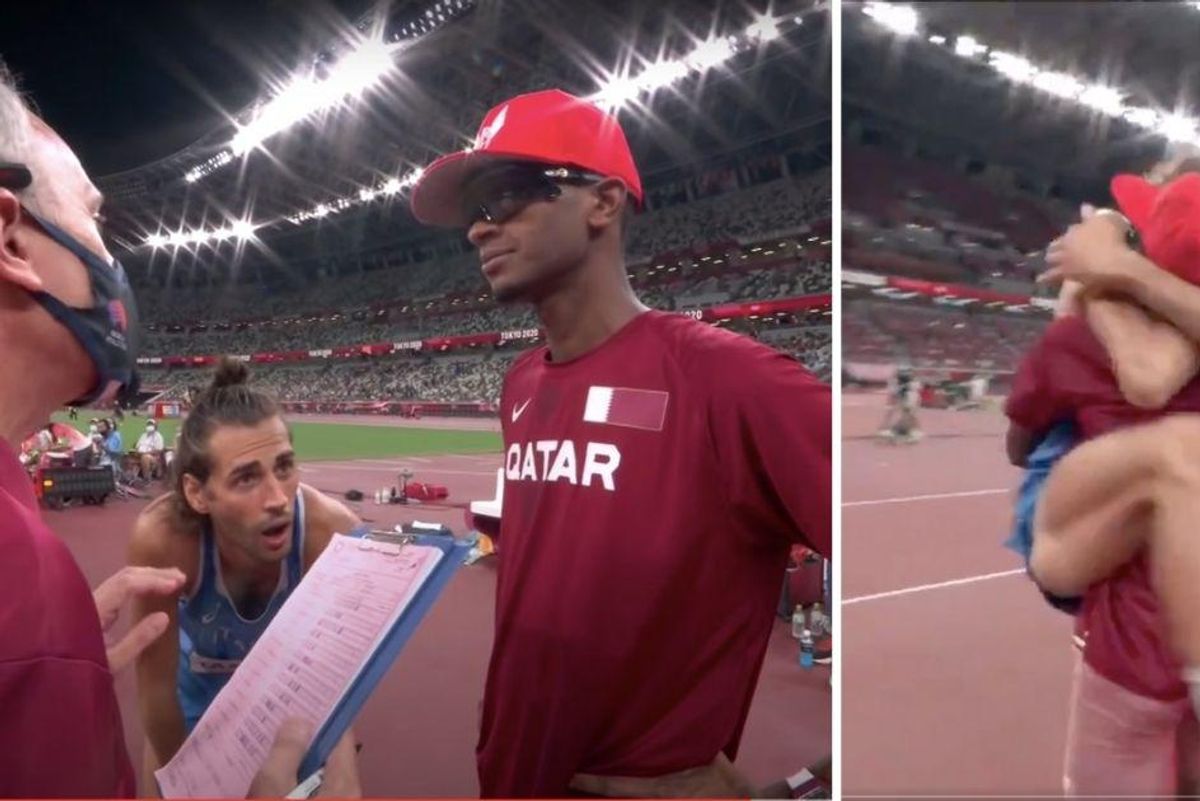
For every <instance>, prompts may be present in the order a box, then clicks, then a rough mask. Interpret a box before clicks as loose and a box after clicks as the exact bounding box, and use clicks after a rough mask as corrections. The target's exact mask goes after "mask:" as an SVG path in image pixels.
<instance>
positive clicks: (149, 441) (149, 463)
mask: <svg viewBox="0 0 1200 801" xmlns="http://www.w3.org/2000/svg"><path fill="white" fill-rule="evenodd" d="M165 450H166V444H165V443H164V442H163V435H162V434H161V433H160V432H159V430H158V423H156V422H154V421H153V420H147V421H146V430H145V431H143V432H142V434H141V436H139V437H138V441H137V452H138V462H139V469H140V470H141V474H142V478H144V479H146V480H147V481H153V480H155V479H157V478H159V477H160V476H161V475H162V471H163V451H165Z"/></svg>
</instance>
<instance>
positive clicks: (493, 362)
mask: <svg viewBox="0 0 1200 801" xmlns="http://www.w3.org/2000/svg"><path fill="white" fill-rule="evenodd" d="M759 338H760V339H761V340H762V341H763V342H764V343H765V344H767V345H770V346H771V347H773V348H777V349H779V350H781V351H784V352H785V353H791V354H793V355H795V356H796V358H797V359H799V360H800V361H801V362H803V363H804V364H805V366H807V367H808V368H809V369H810V370H811V371H812V372H813V373H815V374H816V375H818V376H819V377H820V378H822V379H823V380H825V381H828V380H829V377H830V373H831V369H832V367H831V366H832V353H831V335H830V329H829V326H828V325H824V326H820V327H807V328H803V329H779V330H771V331H769V332H763V333H761V334H759ZM520 350H521V349H520V348H516V347H512V348H509V349H507V350H506V351H495V352H488V353H484V354H470V355H465V356H464V355H453V354H452V355H443V356H423V355H417V356H410V355H401V356H392V357H384V358H371V359H350V360H344V361H343V360H336V361H334V360H331V361H327V362H318V363H316V364H313V363H304V364H300V365H287V364H283V365H266V364H254V365H251V375H252V376H253V380H254V382H255V384H256V385H258V386H261V387H263V388H265V389H268V390H269V391H271V392H272V393H274V394H275V395H276V396H277V397H278V398H279V399H281V400H287V401H301V400H302V401H322V402H341V401H379V400H387V401H405V400H420V401H427V402H472V403H495V402H497V401H498V400H499V397H500V389H501V386H502V384H503V380H504V373H505V372H506V371H507V370H508V367H509V364H510V363H511V361H512V359H513V357H514V356H515V355H517V354H518V353H520ZM209 378H210V376H209V374H208V372H207V371H206V370H197V369H173V370H147V371H145V372H144V374H143V381H144V383H145V385H146V386H147V387H148V388H151V389H152V390H154V391H159V390H163V391H164V394H162V395H161V396H160V397H159V399H160V400H163V401H167V400H184V399H185V398H186V396H187V392H188V390H189V389H190V388H194V387H200V386H203V385H205V384H206V383H207V382H208V380H209Z"/></svg>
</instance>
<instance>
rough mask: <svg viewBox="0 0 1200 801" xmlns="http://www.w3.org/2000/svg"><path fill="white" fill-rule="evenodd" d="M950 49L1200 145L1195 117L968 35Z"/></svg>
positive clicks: (909, 14)
mask: <svg viewBox="0 0 1200 801" xmlns="http://www.w3.org/2000/svg"><path fill="white" fill-rule="evenodd" d="M1188 5H1191V6H1193V7H1194V8H1197V9H1200V0H1194V2H1189V3H1188ZM901 8H904V9H907V10H906V11H902V12H898V11H897V9H901ZM862 11H863V13H864V14H866V15H867V16H869V17H871V18H872V19H874V20H875V21H876V22H878V23H880V24H881V25H883V26H885V27H887V28H889V29H890V30H892V31H894V32H895V33H897V34H900V35H909V34H911V33H912V32H914V31H915V30H916V29H917V28H919V27H920V18H919V17H918V16H917V14H916V12H915V11H914V10H912V9H911V8H909V7H906V6H897V5H893V4H884V3H875V2H869V3H866V4H865V5H864V6H863V7H862ZM929 41H930V42H932V43H933V44H937V45H945V44H946V38H945V37H943V36H930V37H929ZM954 52H955V53H956V54H958V55H960V56H964V57H970V56H975V55H980V54H983V53H986V54H987V62H986V63H987V64H988V65H989V66H990V67H991V68H992V69H994V70H995V71H996V72H998V73H1000V74H1001V75H1003V76H1004V77H1006V78H1008V79H1009V80H1010V81H1013V82H1014V83H1020V84H1026V85H1029V86H1032V87H1034V88H1036V89H1039V90H1041V91H1043V92H1046V93H1047V94H1050V95H1054V96H1055V97H1058V98H1062V99H1065V100H1071V101H1074V102H1075V103H1078V104H1079V105H1080V106H1083V107H1085V108H1087V109H1090V110H1092V111H1096V112H1099V113H1101V114H1106V115H1108V116H1110V117H1119V118H1120V119H1123V120H1125V121H1126V122H1128V123H1130V124H1131V125H1136V126H1137V127H1139V128H1144V129H1146V130H1148V131H1152V132H1153V133H1156V134H1158V135H1159V136H1163V137H1165V138H1167V139H1169V140H1171V141H1173V142H1190V143H1193V144H1196V145H1200V120H1196V119H1193V118H1191V117H1188V116H1186V115H1184V114H1179V113H1175V114H1167V113H1163V112H1159V111H1156V110H1155V109H1152V108H1145V107H1138V106H1129V105H1126V102H1125V101H1126V97H1127V95H1126V94H1125V93H1124V92H1122V91H1121V90H1120V89H1117V88H1114V87H1111V86H1106V85H1104V84H1101V83H1089V82H1088V81H1086V80H1083V79H1081V78H1077V77H1075V76H1073V75H1069V74H1067V73H1064V72H1058V71H1055V70H1052V69H1045V68H1042V67H1039V66H1038V65H1036V64H1034V63H1032V62H1031V61H1029V59H1027V58H1025V57H1024V56H1020V55H1017V54H1016V53H1010V52H1006V51H1003V50H996V49H991V48H989V47H988V45H987V44H986V43H984V42H980V41H978V40H976V39H975V38H974V37H971V36H966V35H962V36H958V37H957V38H956V39H955V40H954Z"/></svg>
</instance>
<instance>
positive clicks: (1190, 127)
mask: <svg viewBox="0 0 1200 801" xmlns="http://www.w3.org/2000/svg"><path fill="white" fill-rule="evenodd" d="M1156 129H1157V130H1158V132H1159V133H1160V134H1162V135H1163V136H1165V137H1166V138H1167V139H1169V140H1171V141H1172V142H1195V141H1196V138H1197V130H1196V120H1194V119H1192V118H1191V117H1186V116H1184V115H1182V114H1164V115H1163V116H1162V119H1160V120H1159V123H1158V125H1157V126H1156Z"/></svg>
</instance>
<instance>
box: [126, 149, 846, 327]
mask: <svg viewBox="0 0 1200 801" xmlns="http://www.w3.org/2000/svg"><path fill="white" fill-rule="evenodd" d="M829 198H830V173H829V170H828V169H825V170H822V171H819V172H817V173H813V174H808V175H804V176H803V177H786V178H780V179H778V180H775V181H772V182H769V183H766V184H761V185H754V186H750V187H748V188H746V189H741V190H738V191H736V192H733V193H730V194H727V195H721V196H717V197H712V198H704V199H700V200H697V201H694V202H689V203H686V204H684V205H678V206H669V207H666V208H662V209H656V210H650V211H647V212H645V213H643V214H639V215H637V216H635V217H634V222H633V225H632V227H631V230H630V233H629V244H628V247H627V254H628V261H629V264H630V265H631V268H632V269H633V270H635V271H636V268H637V267H638V266H639V265H640V264H646V263H650V262H651V261H652V260H653V259H654V258H655V257H656V256H660V255H662V254H667V253H673V252H676V251H680V250H684V249H687V248H691V247H703V246H705V245H707V244H708V243H714V242H727V243H731V242H735V241H741V242H747V243H749V242H755V241H765V240H769V239H773V238H774V237H776V236H779V237H780V238H781V239H783V238H787V237H795V236H797V235H798V234H800V233H802V232H804V231H805V230H807V226H808V225H810V224H811V223H813V222H816V221H819V220H822V219H828V218H829V215H830V205H829V203H830V200H829ZM414 250H416V251H419V252H407V251H403V252H401V251H398V252H396V253H392V254H378V253H377V254H372V255H369V256H366V257H361V256H354V257H345V259H344V260H343V261H342V262H340V263H338V264H336V265H334V264H331V265H324V266H321V267H320V268H319V269H318V270H317V272H318V273H319V274H318V275H317V276H316V277H315V279H314V280H313V281H309V282H306V283H304V284H300V285H290V286H288V287H281V288H274V289H267V288H265V287H263V286H259V285H257V284H254V283H246V282H239V283H236V284H227V285H222V286H219V287H213V288H204V289H201V288H195V287H191V288H187V289H180V288H177V287H171V288H166V289H163V288H160V287H153V286H150V285H139V286H138V287H136V288H137V291H138V298H139V300H140V301H141V306H142V307H143V308H144V309H145V322H146V323H147V324H151V325H162V324H169V323H179V322H195V321H209V322H212V321H215V320H221V321H226V322H235V321H240V320H261V319H264V318H269V317H277V316H280V315H295V314H308V313H317V312H320V313H328V312H332V311H349V310H354V309H364V308H366V307H369V306H378V305H380V304H385V303H392V302H410V303H415V302H418V301H421V300H426V299H436V298H443V297H446V296H450V295H454V294H457V293H475V292H480V293H483V292H485V290H486V285H485V284H484V281H483V278H482V276H481V275H480V273H479V259H478V256H477V255H476V254H475V253H474V252H468V253H464V254H461V255H458V256H454V257H451V258H432V257H431V256H432V254H431V252H430V248H429V247H427V246H424V245H422V246H419V247H417V246H414ZM423 256H425V257H429V258H422V257H423ZM360 267H361V268H363V270H360Z"/></svg>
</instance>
